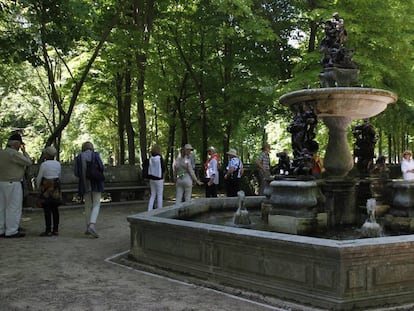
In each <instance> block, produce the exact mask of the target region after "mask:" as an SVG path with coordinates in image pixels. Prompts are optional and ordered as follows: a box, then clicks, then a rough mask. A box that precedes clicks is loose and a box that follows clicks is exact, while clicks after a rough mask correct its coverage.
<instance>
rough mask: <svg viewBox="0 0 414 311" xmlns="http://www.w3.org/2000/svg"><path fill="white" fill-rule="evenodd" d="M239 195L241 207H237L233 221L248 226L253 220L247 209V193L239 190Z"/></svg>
mask: <svg viewBox="0 0 414 311" xmlns="http://www.w3.org/2000/svg"><path fill="white" fill-rule="evenodd" d="M237 196H238V198H239V201H238V204H239V207H238V208H237V211H236V212H235V213H234V217H233V223H234V224H235V225H238V226H248V225H250V224H251V221H250V217H249V212H248V211H247V209H246V207H245V205H244V203H245V200H246V195H245V193H244V191H239V192H237Z"/></svg>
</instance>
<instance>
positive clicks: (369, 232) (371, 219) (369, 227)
mask: <svg viewBox="0 0 414 311" xmlns="http://www.w3.org/2000/svg"><path fill="white" fill-rule="evenodd" d="M376 207H377V202H376V200H375V199H374V198H371V199H368V200H367V214H368V218H367V220H365V222H364V224H363V225H362V228H361V237H363V238H378V237H381V236H384V233H383V230H382V227H381V225H380V224H379V223H377V221H376V219H375V209H376Z"/></svg>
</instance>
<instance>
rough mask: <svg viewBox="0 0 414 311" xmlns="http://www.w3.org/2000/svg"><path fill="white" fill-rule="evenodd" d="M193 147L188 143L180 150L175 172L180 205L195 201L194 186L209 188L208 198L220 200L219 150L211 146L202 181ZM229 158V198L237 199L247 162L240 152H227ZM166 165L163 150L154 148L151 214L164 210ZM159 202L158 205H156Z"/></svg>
mask: <svg viewBox="0 0 414 311" xmlns="http://www.w3.org/2000/svg"><path fill="white" fill-rule="evenodd" d="M193 150H194V149H193V147H192V146H191V145H190V144H185V145H184V146H183V148H181V149H180V151H179V153H178V156H177V157H176V158H175V160H174V162H173V165H172V170H173V176H174V182H175V186H176V198H175V200H176V202H188V201H190V200H191V196H192V189H193V184H197V185H199V186H203V185H204V186H205V195H206V197H207V198H214V197H217V187H218V184H219V178H220V177H219V168H220V157H219V155H218V153H217V151H216V149H215V148H214V147H213V146H211V147H209V148H208V150H207V151H208V159H207V161H206V162H205V163H204V174H203V177H202V178H201V179H200V178H198V177H197V175H196V173H195V161H194V154H193ZM226 154H227V156H228V157H229V161H228V165H227V167H226V173H225V174H224V179H225V181H226V193H227V196H229V197H230V196H237V192H238V191H240V189H241V177H242V175H243V163H242V161H241V160H240V158H239V157H238V155H237V151H236V150H234V149H230V150H229V151H228V152H227V153H226ZM164 173H165V164H164V160H163V159H162V156H161V149H160V147H159V146H158V145H154V146H153V147H152V149H151V156H150V158H149V161H148V176H147V178H148V179H149V183H150V190H151V196H150V199H149V202H148V211H151V210H153V209H154V208H157V209H158V208H162V200H163V192H164V190H163V189H164V179H163V176H164ZM155 202H156V204H155Z"/></svg>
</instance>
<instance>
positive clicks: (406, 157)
mask: <svg viewBox="0 0 414 311" xmlns="http://www.w3.org/2000/svg"><path fill="white" fill-rule="evenodd" d="M401 172H402V175H403V179H404V180H412V181H414V160H413V159H412V158H411V151H409V150H406V151H404V153H403V159H402V161H401Z"/></svg>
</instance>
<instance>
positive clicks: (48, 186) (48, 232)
mask: <svg viewBox="0 0 414 311" xmlns="http://www.w3.org/2000/svg"><path fill="white" fill-rule="evenodd" d="M56 153H57V151H56V149H55V147H53V146H48V147H46V148H45V149H44V150H43V154H42V157H43V158H44V159H45V161H44V162H43V163H42V164H40V168H39V173H38V174H37V177H36V185H37V187H38V188H39V190H40V195H39V206H40V207H42V208H43V213H44V216H45V231H44V232H42V233H41V234H40V236H52V235H59V205H60V204H61V203H62V194H61V190H60V176H61V165H60V162H59V161H57V160H55V156H56ZM52 218H53V228H52Z"/></svg>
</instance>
